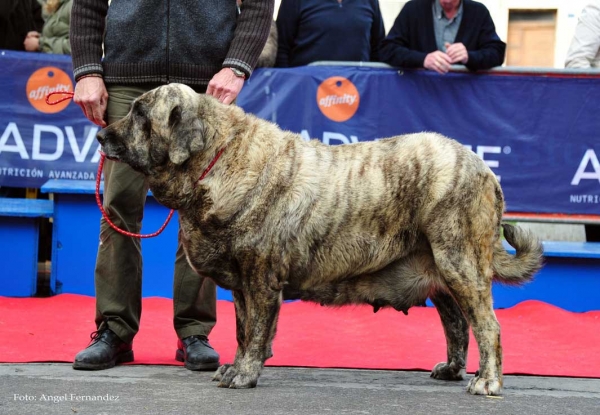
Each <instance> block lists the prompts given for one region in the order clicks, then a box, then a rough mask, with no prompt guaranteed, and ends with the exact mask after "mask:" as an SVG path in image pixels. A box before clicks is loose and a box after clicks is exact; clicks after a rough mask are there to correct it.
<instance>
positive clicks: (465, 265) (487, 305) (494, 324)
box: [432, 238, 502, 395]
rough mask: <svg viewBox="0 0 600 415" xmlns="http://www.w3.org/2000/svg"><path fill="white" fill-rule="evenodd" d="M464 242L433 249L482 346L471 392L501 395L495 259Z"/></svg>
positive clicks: (478, 342)
mask: <svg viewBox="0 0 600 415" xmlns="http://www.w3.org/2000/svg"><path fill="white" fill-rule="evenodd" d="M461 239H462V240H464V239H463V238H457V239H448V240H449V241H452V240H453V241H454V242H455V243H456V245H453V246H448V245H445V244H441V245H442V246H436V244H434V243H432V248H433V253H434V257H435V261H436V264H437V265H438V269H439V270H440V273H441V274H442V276H443V278H444V280H445V282H446V285H447V286H448V288H449V290H450V292H451V294H452V295H453V297H454V298H455V299H456V302H457V303H458V305H459V307H460V308H461V310H462V311H463V313H464V315H465V317H466V318H467V320H468V322H469V323H470V324H471V327H472V329H473V335H474V336H475V339H476V340H477V345H478V346H479V374H478V375H477V376H475V377H474V378H473V379H471V381H470V382H469V385H468V386H467V390H468V391H469V392H470V393H471V394H473V395H500V394H501V393H502V346H501V344H500V325H499V324H498V320H496V315H495V314H494V310H493V307H492V269H491V263H490V261H491V257H492V256H491V254H490V255H486V254H485V253H483V252H482V251H485V249H488V248H486V247H484V246H479V247H477V248H472V247H470V246H469V245H467V244H464V243H461V242H460V241H461ZM444 245H445V246H444ZM489 249H491V247H489Z"/></svg>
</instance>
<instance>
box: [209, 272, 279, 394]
mask: <svg viewBox="0 0 600 415" xmlns="http://www.w3.org/2000/svg"><path fill="white" fill-rule="evenodd" d="M253 285H255V284H253ZM256 285H258V284H256ZM243 298H244V306H245V314H244V315H245V324H244V326H243V327H244V328H243V329H238V350H237V352H236V356H235V362H234V364H233V365H232V366H230V367H228V368H226V370H225V371H224V373H222V377H221V380H220V382H219V387H225V388H227V387H228V388H235V389H241V388H253V387H255V386H256V384H257V382H258V377H259V376H260V372H261V370H262V368H263V366H264V363H265V360H267V359H268V358H269V357H270V352H271V343H272V341H273V337H274V336H275V330H276V327H277V319H278V317H279V309H280V308H281V298H282V295H281V291H275V290H272V289H271V288H269V287H268V286H264V285H261V286H251V287H250V288H249V290H248V292H246V293H244V294H243ZM236 314H237V305H236ZM236 320H237V324H240V323H241V322H242V321H241V320H240V319H237V318H236ZM240 335H241V336H240Z"/></svg>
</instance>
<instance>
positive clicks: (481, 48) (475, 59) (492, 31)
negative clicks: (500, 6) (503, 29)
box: [465, 9, 506, 71]
mask: <svg viewBox="0 0 600 415" xmlns="http://www.w3.org/2000/svg"><path fill="white" fill-rule="evenodd" d="M505 53H506V43H504V42H503V41H501V40H500V37H499V36H498V34H497V33H496V27H495V26H494V21H493V20H492V16H490V12H489V11H488V10H487V9H485V10H484V12H483V22H482V25H481V29H480V31H479V35H478V40H477V49H476V50H470V51H469V52H468V54H469V60H468V61H467V64H466V65H465V66H466V67H467V68H468V69H470V70H472V71H476V70H480V69H490V68H493V67H495V66H500V65H502V62H504V54H505Z"/></svg>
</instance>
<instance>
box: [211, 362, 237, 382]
mask: <svg viewBox="0 0 600 415" xmlns="http://www.w3.org/2000/svg"><path fill="white" fill-rule="evenodd" d="M231 366H232V365H231V363H227V364H224V365H223V366H221V367H219V368H218V369H217V371H216V372H215V374H214V375H213V378H212V380H213V382H220V381H221V379H223V375H225V372H227V369H229V368H230V367H231Z"/></svg>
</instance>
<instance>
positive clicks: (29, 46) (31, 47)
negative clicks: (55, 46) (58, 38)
mask: <svg viewBox="0 0 600 415" xmlns="http://www.w3.org/2000/svg"><path fill="white" fill-rule="evenodd" d="M23 45H25V50H26V51H28V52H37V51H38V50H40V34H39V32H36V31H31V32H28V33H27V36H26V37H25V41H24V42H23Z"/></svg>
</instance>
